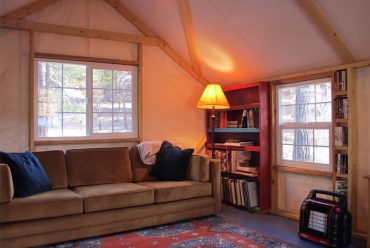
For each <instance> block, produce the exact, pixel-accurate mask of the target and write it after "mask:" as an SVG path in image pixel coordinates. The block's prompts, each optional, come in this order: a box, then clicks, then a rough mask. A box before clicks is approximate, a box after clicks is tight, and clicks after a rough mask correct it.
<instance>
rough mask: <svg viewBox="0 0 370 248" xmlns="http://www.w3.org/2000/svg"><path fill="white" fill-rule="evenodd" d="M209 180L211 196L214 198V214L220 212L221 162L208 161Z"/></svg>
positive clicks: (215, 160)
mask: <svg viewBox="0 0 370 248" xmlns="http://www.w3.org/2000/svg"><path fill="white" fill-rule="evenodd" d="M209 167H210V179H211V183H212V194H213V197H214V198H215V209H216V212H220V211H221V206H222V202H221V162H220V160H218V159H210V161H209Z"/></svg>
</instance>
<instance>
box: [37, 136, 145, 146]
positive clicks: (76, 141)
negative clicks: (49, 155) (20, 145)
mask: <svg viewBox="0 0 370 248" xmlns="http://www.w3.org/2000/svg"><path fill="white" fill-rule="evenodd" d="M139 141H140V139H139V138H127V139H68V140H35V145H36V146H46V145H66V144H101V143H126V142H139Z"/></svg>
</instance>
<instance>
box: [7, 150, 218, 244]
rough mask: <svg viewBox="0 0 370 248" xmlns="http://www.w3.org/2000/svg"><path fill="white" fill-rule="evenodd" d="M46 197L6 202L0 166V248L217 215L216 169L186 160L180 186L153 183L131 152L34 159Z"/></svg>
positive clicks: (200, 161) (197, 160)
mask: <svg viewBox="0 0 370 248" xmlns="http://www.w3.org/2000/svg"><path fill="white" fill-rule="evenodd" d="M35 155H36V156H37V157H38V158H39V160H40V162H41V163H42V165H43V166H44V169H45V171H46V173H47V174H48V177H49V179H50V181H51V184H52V190H51V191H48V192H44V193H39V194H36V195H32V196H29V197H25V198H16V197H13V183H12V180H11V172H10V170H9V167H8V166H7V165H6V164H0V247H27V246H36V245H42V244H50V243H55V242H61V241H66V240H73V239H80V238H86V237H91V236H97V235H103V234H108V233H115V232H121V231H126V230H133V229H138V228H142V227H148V226H154V225H159V224H164V223H170V222H174V221H179V220H185V219H188V218H194V217H200V216H205V215H210V214H214V213H217V212H218V211H220V207H221V199H220V165H219V163H218V162H217V161H213V160H211V161H210V160H209V159H208V158H205V157H202V156H199V155H193V156H192V157H191V159H190V162H189V172H188V180H187V181H178V182H177V181H155V180H154V178H150V177H149V176H148V174H149V172H150V169H151V167H150V166H148V165H145V164H143V163H142V162H141V160H140V156H139V153H138V150H137V148H136V147H132V148H131V149H129V148H126V147H121V148H95V149H75V150H68V151H66V153H65V154H64V152H63V151H47V152H35Z"/></svg>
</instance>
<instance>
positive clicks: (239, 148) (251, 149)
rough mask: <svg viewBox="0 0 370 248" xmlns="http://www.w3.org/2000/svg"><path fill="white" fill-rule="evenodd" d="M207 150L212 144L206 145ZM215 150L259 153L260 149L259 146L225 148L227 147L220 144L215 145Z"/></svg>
mask: <svg viewBox="0 0 370 248" xmlns="http://www.w3.org/2000/svg"><path fill="white" fill-rule="evenodd" d="M207 148H208V149H211V148H212V144H207ZM215 149H219V150H237V151H249V152H260V151H261V147H259V146H227V145H220V144H215Z"/></svg>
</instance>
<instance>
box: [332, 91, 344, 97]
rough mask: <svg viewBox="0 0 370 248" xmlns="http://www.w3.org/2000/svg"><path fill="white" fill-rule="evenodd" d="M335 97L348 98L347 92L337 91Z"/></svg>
mask: <svg viewBox="0 0 370 248" xmlns="http://www.w3.org/2000/svg"><path fill="white" fill-rule="evenodd" d="M334 95H335V96H347V91H346V90H341V91H335V93H334Z"/></svg>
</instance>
